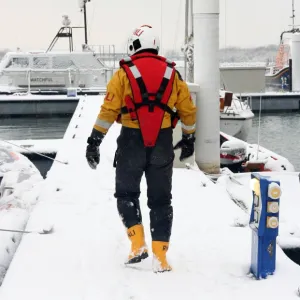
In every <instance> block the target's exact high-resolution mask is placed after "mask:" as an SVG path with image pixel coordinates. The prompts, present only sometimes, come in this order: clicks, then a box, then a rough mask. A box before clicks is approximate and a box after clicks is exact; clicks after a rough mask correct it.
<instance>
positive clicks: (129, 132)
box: [115, 127, 146, 228]
mask: <svg viewBox="0 0 300 300" xmlns="http://www.w3.org/2000/svg"><path fill="white" fill-rule="evenodd" d="M117 143H118V149H117V153H116V192H115V197H116V198H117V207H118V212H119V215H120V217H121V219H122V222H123V224H124V226H125V227H126V228H130V227H132V226H134V225H137V224H141V223H142V214H141V210H140V203H139V196H140V182H141V178H142V176H143V172H144V168H145V164H146V154H145V149H144V145H143V140H142V136H141V133H140V130H138V129H132V128H125V127H123V128H122V130H121V134H120V136H119V138H118V140H117Z"/></svg>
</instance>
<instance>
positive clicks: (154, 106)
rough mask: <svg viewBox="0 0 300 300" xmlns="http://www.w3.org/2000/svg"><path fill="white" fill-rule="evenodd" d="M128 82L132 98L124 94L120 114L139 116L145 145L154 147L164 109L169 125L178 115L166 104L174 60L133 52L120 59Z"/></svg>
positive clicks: (172, 80) (170, 88)
mask: <svg viewBox="0 0 300 300" xmlns="http://www.w3.org/2000/svg"><path fill="white" fill-rule="evenodd" d="M120 66H121V67H122V68H123V69H124V70H125V72H126V74H127V77H128V79H129V82H130V86H131V90H132V94H133V99H131V97H129V96H127V97H126V98H125V103H126V107H123V108H122V109H121V113H122V114H126V113H129V114H130V117H131V119H132V120H138V122H139V125H140V130H141V133H142V136H143V141H144V145H145V147H154V146H155V144H156V140H157V137H158V134H159V131H160V129H161V125H162V122H163V118H164V115H165V112H168V113H169V114H170V115H171V119H172V127H175V126H176V123H177V121H178V117H177V114H176V112H174V111H173V110H172V109H171V108H170V107H169V106H168V105H167V104H168V101H169V98H170V96H171V93H172V89H173V83H174V78H175V73H176V70H175V68H174V66H175V63H172V62H170V61H168V60H167V59H166V58H164V57H161V56H158V55H155V54H151V53H141V54H136V55H133V56H131V57H128V58H126V59H123V60H121V61H120Z"/></svg>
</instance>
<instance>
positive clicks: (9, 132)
mask: <svg viewBox="0 0 300 300" xmlns="http://www.w3.org/2000/svg"><path fill="white" fill-rule="evenodd" d="M70 119H71V116H65V117H50V118H38V117H26V118H7V119H0V139H4V140H25V139H60V138H62V137H63V135H64V133H65V131H66V129H67V127H68V124H69V122H70ZM258 128H259V118H258V113H255V117H254V119H253V126H252V130H251V132H250V134H249V137H248V142H249V143H257V141H258ZM260 145H261V146H263V147H265V148H267V149H269V150H271V151H273V152H275V153H278V154H280V155H282V156H284V157H286V158H288V159H289V160H290V162H291V163H292V164H293V165H294V166H295V169H296V171H300V113H286V112H285V113H274V114H270V113H268V114H262V115H261V122H260Z"/></svg>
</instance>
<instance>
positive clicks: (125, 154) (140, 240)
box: [86, 26, 196, 272]
mask: <svg viewBox="0 0 300 300" xmlns="http://www.w3.org/2000/svg"><path fill="white" fill-rule="evenodd" d="M158 50H159V40H158V39H157V38H156V37H155V36H153V33H152V28H151V27H148V26H146V27H143V26H142V27H140V28H139V29H137V30H135V32H134V33H133V35H132V37H131V38H130V40H129V54H130V55H131V56H130V57H129V58H127V59H125V60H122V61H121V62H120V69H119V70H118V71H117V72H116V73H115V74H114V76H113V78H112V79H111V81H110V83H109V84H108V87H107V94H106V97H105V101H104V103H103V105H102V107H101V111H100V113H99V115H98V118H97V120H96V123H95V125H94V129H93V131H92V134H91V136H90V137H89V139H88V144H89V145H88V147H87V154H86V156H87V160H88V162H89V164H90V166H91V167H92V168H96V166H97V164H98V163H99V158H100V155H99V150H98V147H99V145H100V143H101V141H102V139H103V138H104V136H105V134H106V132H107V131H108V130H109V128H110V126H111V125H112V124H113V123H114V122H115V121H118V122H120V123H121V124H122V129H121V133H120V136H119V138H118V140H117V144H118V147H117V151H116V155H115V163H114V165H115V167H116V192H115V197H116V198H117V207H118V211H119V214H120V216H121V218H122V221H123V224H124V225H125V227H126V228H127V232H128V237H129V239H130V240H131V242H132V246H131V252H130V255H129V258H128V261H127V263H137V262H140V261H141V260H142V259H144V258H146V257H148V249H147V246H146V244H145V238H144V229H143V226H142V214H141V211H140V205H139V196H140V181H141V178H142V175H143V173H145V177H146V180H147V185H148V191H147V196H148V206H149V208H150V222H151V224H150V225H151V236H152V250H153V253H154V259H155V261H156V262H157V263H156V264H154V266H155V268H154V271H158V272H163V271H169V270H171V267H170V265H169V264H168V262H167V260H166V252H167V250H168V246H169V240H170V236H171V229H172V220H173V208H172V205H171V198H172V195H171V189H172V168H173V160H174V150H173V139H172V128H173V127H174V126H176V123H177V120H178V119H179V118H180V120H181V125H182V129H183V139H182V140H181V141H180V142H179V143H178V145H177V148H181V149H182V152H181V156H180V159H181V160H183V159H185V158H187V157H189V156H191V155H193V152H194V141H195V138H194V132H195V118H196V111H195V106H194V105H193V102H192V100H191V96H190V93H189V91H188V87H187V85H186V83H185V82H184V81H183V80H182V79H181V76H180V74H179V73H178V72H177V71H176V69H175V64H174V63H172V62H170V61H168V60H166V59H165V58H163V57H161V56H158ZM174 110H176V112H175V111H174Z"/></svg>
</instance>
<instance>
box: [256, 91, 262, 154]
mask: <svg viewBox="0 0 300 300" xmlns="http://www.w3.org/2000/svg"><path fill="white" fill-rule="evenodd" d="M261 99H262V96H260V99H259V115H258V132H257V152H256V159H257V160H258V152H259V143H260V127H261Z"/></svg>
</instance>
